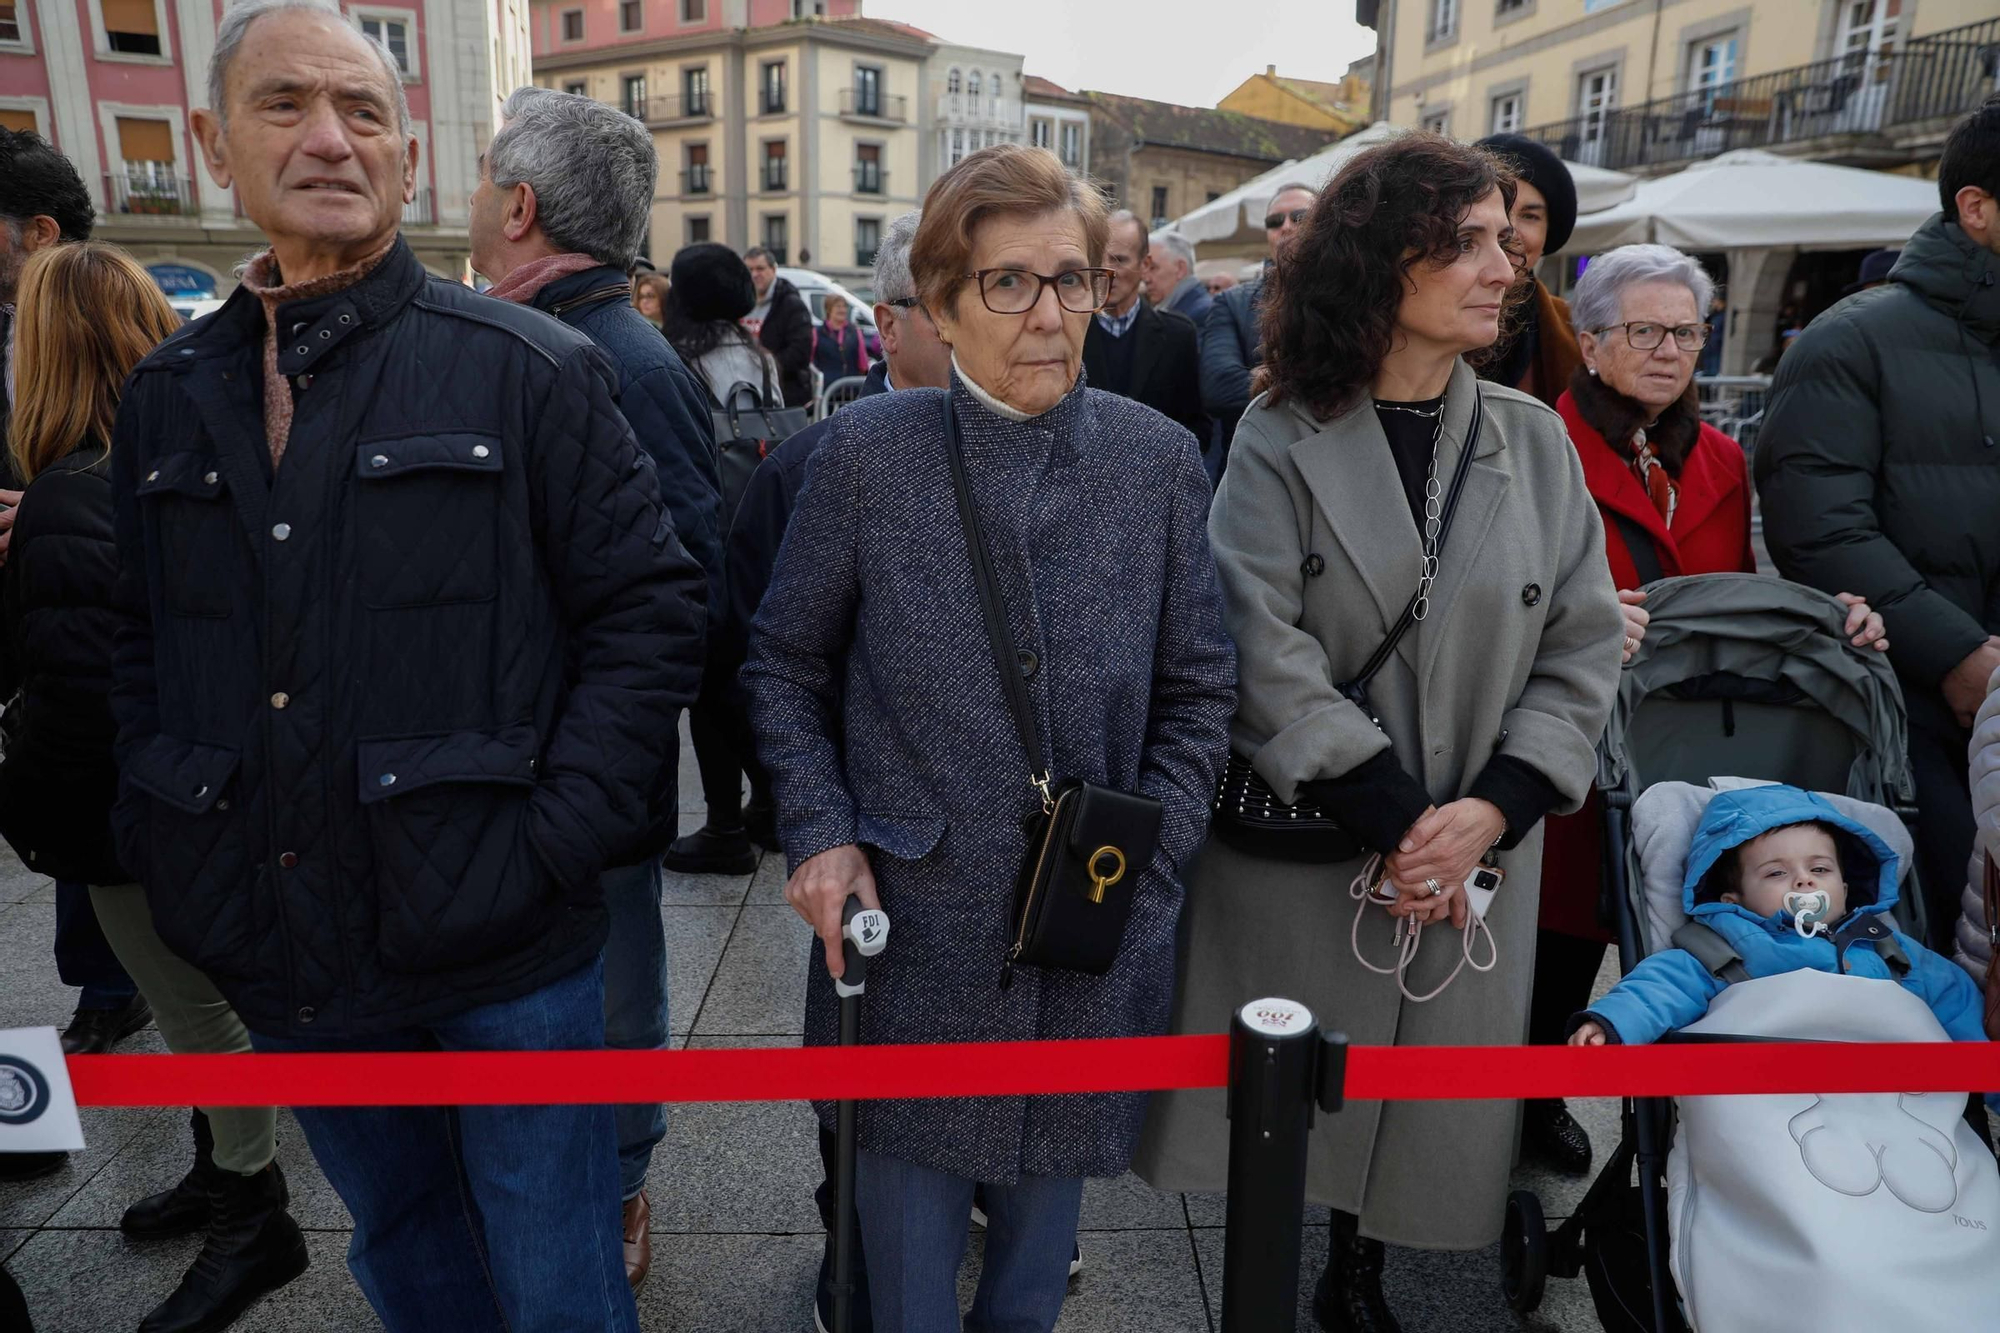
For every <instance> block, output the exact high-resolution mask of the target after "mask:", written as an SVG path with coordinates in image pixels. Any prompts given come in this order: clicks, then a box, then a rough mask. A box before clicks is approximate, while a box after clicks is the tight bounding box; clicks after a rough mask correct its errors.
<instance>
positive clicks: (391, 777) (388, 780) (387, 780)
mask: <svg viewBox="0 0 2000 1333" xmlns="http://www.w3.org/2000/svg"><path fill="white" fill-rule="evenodd" d="M379 781H380V782H381V784H382V785H383V786H385V787H393V786H395V785H396V775H395V774H394V773H384V774H383V775H382V776H381V778H380V779H379Z"/></svg>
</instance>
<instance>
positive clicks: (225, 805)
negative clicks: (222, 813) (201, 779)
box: [215, 801, 229, 810]
mask: <svg viewBox="0 0 2000 1333" xmlns="http://www.w3.org/2000/svg"><path fill="white" fill-rule="evenodd" d="M215 808H216V809H218V810H227V809H228V808H229V802H227V801H217V802H216V803H215Z"/></svg>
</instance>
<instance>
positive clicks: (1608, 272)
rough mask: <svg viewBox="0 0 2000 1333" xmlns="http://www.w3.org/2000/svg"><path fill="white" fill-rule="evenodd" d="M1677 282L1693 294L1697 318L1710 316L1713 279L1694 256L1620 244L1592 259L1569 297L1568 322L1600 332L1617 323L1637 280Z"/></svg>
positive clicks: (1578, 328)
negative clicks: (1627, 293)
mask: <svg viewBox="0 0 2000 1333" xmlns="http://www.w3.org/2000/svg"><path fill="white" fill-rule="evenodd" d="M1654 281H1666V282H1677V283H1679V284H1680V285H1681V286H1683V287H1685V288H1687V289H1688V291H1689V292H1691V293H1692V294H1693V295H1694V317H1695V318H1696V319H1698V320H1701V319H1707V318H1708V306H1709V302H1710V300H1711V299H1713V298H1714V296H1715V280H1714V279H1713V278H1711V277H1709V276H1708V274H1707V272H1706V271H1705V270H1703V268H1702V266H1701V265H1700V264H1699V263H1697V262H1696V261H1695V260H1694V258H1693V257H1692V256H1690V255H1684V254H1682V253H1681V252H1680V251H1678V250H1676V249H1674V248H1673V247H1672V246H1671V245H1621V246H1619V247H1618V248H1617V249H1616V250H1610V251H1606V252H1605V253H1604V254H1601V255H1599V256H1598V257H1597V258H1595V259H1593V260H1591V261H1590V265H1589V267H1587V268H1585V269H1584V270H1583V276H1582V277H1581V278H1579V279H1577V284H1576V292H1575V294H1574V295H1572V296H1571V297H1570V298H1569V312H1570V323H1571V325H1572V326H1573V327H1574V328H1575V329H1576V331H1577V332H1578V333H1596V332H1597V331H1598V330H1600V329H1608V328H1610V327H1611V326H1612V325H1613V324H1616V323H1618V322H1619V319H1618V308H1619V306H1620V305H1621V304H1622V303H1623V301H1624V299H1625V289H1626V288H1627V287H1630V286H1631V285H1632V284H1633V283H1635V282H1654Z"/></svg>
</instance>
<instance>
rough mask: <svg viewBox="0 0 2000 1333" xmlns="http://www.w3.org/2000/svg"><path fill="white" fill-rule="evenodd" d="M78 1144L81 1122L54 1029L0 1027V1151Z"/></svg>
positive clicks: (57, 1148) (54, 1148)
mask: <svg viewBox="0 0 2000 1333" xmlns="http://www.w3.org/2000/svg"><path fill="white" fill-rule="evenodd" d="M81 1147H83V1124H82V1122H81V1121H79V1120H78V1119H77V1118H76V1094H75V1093H74V1092H72V1091H71V1090H70V1086H69V1066H68V1065H67V1064H65V1063H64V1062H63V1053H62V1042H61V1041H60V1040H59V1039H58V1038H57V1037H56V1030H55V1029H54V1028H7V1029H5V1030H0V1152H56V1151H62V1152H74V1151H76V1150H77V1149H79V1148H81Z"/></svg>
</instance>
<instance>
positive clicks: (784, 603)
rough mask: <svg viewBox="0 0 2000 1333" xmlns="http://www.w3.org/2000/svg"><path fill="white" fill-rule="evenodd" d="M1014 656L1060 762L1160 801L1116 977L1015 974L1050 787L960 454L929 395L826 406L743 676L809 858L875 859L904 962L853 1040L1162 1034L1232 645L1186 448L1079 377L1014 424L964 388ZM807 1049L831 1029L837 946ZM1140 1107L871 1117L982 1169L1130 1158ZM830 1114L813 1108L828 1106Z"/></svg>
mask: <svg viewBox="0 0 2000 1333" xmlns="http://www.w3.org/2000/svg"><path fill="white" fill-rule="evenodd" d="M950 401H951V403H952V406H953V410H954V411H956V413H957V414H958V420H959V427H960V432H961V437H962V439H963V442H964V448H965V457H966V470H967V473H968V475H969V478H970V482H971V486H972V491H973V496H974V501H975V503H976V504H977V506H978V508H979V511H980V522H981V524H982V526H983V527H984V530H985V536H986V540H987V543H988V547H989V549H990V550H991V552H992V560H993V566H994V578H995V580H996V582H997V583H998V585H999V589H1000V594H1001V597H1002V598H1003V599H1004V601H1005V603H1006V607H1007V612H1008V619H1009V624H1010V626H1011V628H1012V630H1013V637H1014V648H1015V651H1016V652H1017V653H1018V655H1019V661H1020V664H1021V669H1022V671H1023V672H1024V674H1025V675H1026V676H1027V682H1028V691H1029V693H1030V695H1031V696H1032V697H1033V700H1034V704H1035V707H1036V708H1037V710H1038V712H1039V719H1038V720H1039V723H1040V726H1041V730H1042V733H1043V736H1044V737H1045V743H1046V744H1047V745H1048V746H1049V747H1050V749H1051V751H1052V755H1051V762H1052V768H1053V771H1054V773H1055V775H1056V776H1057V777H1059V778H1081V779H1085V780H1088V781H1092V782H1098V783H1103V784H1106V785H1108V786H1113V787H1118V788H1121V789H1124V790H1127V791H1135V790H1136V791H1138V792H1141V793H1144V794H1146V795H1150V796H1154V797H1157V798H1159V800H1160V801H1161V802H1162V804H1163V805H1164V817H1163V822H1162V826H1161V831H1160V850H1159V854H1158V855H1157V856H1156V857H1155V859H1154V861H1153V863H1152V864H1151V865H1150V866H1149V867H1147V868H1146V869H1145V872H1144V874H1143V876H1142V877H1141V879H1140V881H1139V883H1138V885H1137V886H1136V893H1135V899H1134V903H1133V908H1132V916H1131V920H1130V923H1129V925H1128V926H1127V928H1126V932H1125V936H1124V941H1123V946H1122V950H1121V953H1120V955H1119V958H1118V960H1117V962H1116V963H1115V964H1114V965H1113V967H1112V969H1111V970H1110V972H1108V973H1107V974H1106V975H1104V976H1101V977H1095V976H1086V975H1084V974H1082V973H1078V972H1064V971H1056V970H1048V971H1044V970H1042V969H1039V968H1032V967H1024V968H1018V969H1016V971H1015V973H1014V979H1013V984H1012V986H1011V987H1010V988H1009V989H1007V990H1002V989H1001V988H1000V984H999V983H1000V968H1001V963H1002V961H1003V959H1004V957H1005V955H1006V953H1007V949H1008V946H1009V944H1010V943H1011V942H1012V939H1013V927H1014V920H1013V898H1014V881H1015V876H1016V874H1017V873H1018V871H1019V869H1020V866H1021V862H1022V859H1023V857H1024V856H1025V854H1026V851H1027V834H1026V831H1025V828H1024V821H1026V819H1027V818H1028V817H1029V815H1030V814H1032V813H1033V812H1034V811H1036V810H1037V809H1039V806H1040V801H1039V798H1037V797H1036V796H1035V795H1034V794H1033V792H1032V790H1031V789H1030V787H1029V785H1028V766H1027V758H1026V756H1025V755H1023V753H1022V750H1021V744H1020V741H1019V739H1018V737H1017V735H1016V732H1015V728H1014V724H1013V721H1012V715H1011V714H1010V713H1009V712H1008V711H1007V701H1006V696H1005V694H1004V693H1003V691H1002V688H1001V683H1000V680H999V677H998V675H997V674H996V671H995V668H994V663H993V657H992V651H991V649H990V648H989V646H988V641H987V636H986V625H985V621H984V620H983V619H982V616H981V612H980V606H979V600H978V592H977V589H976V587H975V585H974V583H973V578H972V566H971V563H970V560H969V558H968V556H967V554H966V548H965V542H964V539H963V537H962V536H961V532H960V526H959V518H958V509H957V505H956V502H955V500H954V498H953V490H952V483H951V474H950V472H949V470H948V466H947V463H946V455H945V442H944V441H945V437H944V419H943V411H944V405H945V402H946V394H945V392H944V391H941V390H918V389H908V390H902V391H899V392H897V393H892V394H883V395H879V396H877V397H874V398H867V399H863V400H862V401H860V402H858V403H855V404H853V405H851V406H849V407H846V408H843V409H842V410H841V412H840V413H839V415H837V416H836V417H834V418H833V427H832V434H831V436H830V438H829V439H828V440H827V442H826V443H825V444H824V445H822V446H821V448H820V450H819V451H818V453H817V454H816V455H815V457H814V460H813V463H812V465H811V471H810V472H809V473H808V476H807V480H806V485H805V489H804V491H803V493H802V494H801V496H800V499H799V504H798V509H797V510H796V512H795V513H794V515H793V517H792V521H791V525H790V527H789V529H788V530H787V531H786V534H785V540H784V545H783V546H782V548H781V549H780V551H779V554H778V562H777V568H776V572H775V574H774V576H773V578H772V581H771V588H770V591H769V592H768V593H767V594H766V595H765V597H764V600H763V602H762V604H761V607H760V609H759V611H758V613H757V617H756V620H755V622H754V625H753V627H752V639H751V649H750V660H749V664H748V665H747V666H746V667H745V669H744V673H743V675H744V681H745V684H746V686H747V689H748V692H749V696H750V714H751V722H752V725H753V726H754V728H755V730H756V734H757V748H758V755H759V757H760V758H761V759H762V760H763V762H764V763H765V765H766V766H767V767H769V769H770V770H771V777H772V783H773V787H774V790H775V793H776V796H777V805H778V834H779V839H780V841H781V842H782V843H783V845H784V847H785V850H786V854H787V858H788V860H789V862H790V865H791V867H792V868H793V869H796V868H797V867H798V865H799V864H800V863H801V862H802V861H804V860H805V859H806V858H807V857H810V856H812V855H814V854H816V853H818V852H822V851H825V850H827V849H828V848H832V847H838V846H841V845H843V844H847V843H858V844H860V845H861V846H862V847H863V848H865V849H866V850H867V852H868V856H869V860H870V862H871V864H872V866H873V868H874V873H875V881H876V887H877V889H878V891H879V892H880V894H881V899H882V905H883V908H884V909H885V910H886V911H887V912H888V913H889V918H890V932H889V944H888V948H887V951H886V952H885V953H884V954H883V955H882V956H881V957H880V958H879V959H877V960H876V961H875V962H874V963H873V964H872V965H871V966H870V968H869V974H868V993H867V997H866V999H865V1000H864V1001H863V1009H862V1018H861V1039H862V1040H863V1041H864V1042H871V1043H874V1042H881V1043H905V1042H965V1041H1026V1040H1035V1039H1042V1038H1063V1037H1124V1036H1142V1035H1145V1036H1150V1035H1156V1034H1158V1033H1160V1032H1163V1031H1164V1030H1165V1029H1166V1025H1167V1016H1168V1011H1169V1007H1170V1005H1171V1001H1172V995H1173V969H1174V928H1175V923H1176V920H1177V918H1178V917H1179V914H1180V906H1181V878H1180V876H1181V867H1182V865H1183V863H1184V862H1186V861H1187V859H1188V858H1189V857H1191V856H1192V855H1193V854H1194V851H1195V849H1196V848H1197V846H1198V845H1199V844H1200V842H1201V839H1202V836H1203V832H1204V830H1205V829H1206V827H1207V823H1208V803H1209V801H1210V799H1211V795H1212V793H1213V791H1214V789H1215V782H1216V779H1217V776H1218V774H1219V773H1220V771H1221V767H1222V760H1223V757H1224V756H1225V754H1226V752H1227V747H1228V724H1229V715H1230V713H1231V711H1232V709H1233V707H1234V704H1235V692H1234V687H1235V682H1236V670H1235V654H1234V650H1233V649H1232V648H1231V646H1230V643H1229V639H1228V637H1227V636H1226V635H1225V634H1224V632H1223V627H1222V601H1221V595H1220V593H1219V591H1218V590H1217V587H1216V581H1215V565H1214V561H1213V559H1212V557H1211V556H1210V555H1209V549H1208V535H1207V531H1206V527H1205V521H1206V516H1207V510H1208V483H1207V481H1206V479H1205V476H1204V474H1203V472H1202V468H1201V462H1200V458H1199V455H1198V453H1197V451H1196V447H1195V441H1194V437H1193V436H1192V435H1190V434H1189V433H1188V432H1187V431H1186V430H1185V429H1183V428H1182V427H1180V426H1177V425H1175V424H1173V423H1172V422H1170V421H1168V420H1167V419H1166V418H1165V417H1163V416H1161V415H1159V414H1158V413H1157V412H1154V411H1153V410H1152V409H1150V408H1146V407H1142V406H1140V405H1139V404H1137V403H1134V402H1131V401H1129V400H1127V399H1124V398H1119V397H1115V396H1113V395H1111V394H1106V393H1102V392H1099V391H1096V390H1091V389H1086V388H1084V387H1083V386H1082V384H1081V383H1080V382H1079V385H1078V387H1077V388H1075V389H1073V390H1072V391H1071V392H1070V393H1069V394H1068V396H1066V397H1065V398H1064V399H1063V400H1062V401H1061V402H1060V403H1059V404H1057V406H1056V407H1054V408H1052V409H1051V410H1050V411H1048V412H1047V413H1044V414H1043V415H1042V416H1040V417H1037V418H1035V419H1033V420H1031V421H1027V422H1011V421H1008V420H1006V419H1004V418H1002V417H1000V416H999V415H997V414H995V413H993V412H991V411H989V410H988V409H987V408H986V407H984V406H982V405H981V404H980V403H979V401H978V400H977V399H976V398H975V397H974V396H973V395H972V394H970V393H969V392H968V391H967V390H966V389H965V387H964V386H963V384H962V383H959V382H957V381H956V380H955V381H954V387H953V389H952V390H951V391H950ZM804 962H805V971H806V978H807V987H806V1040H807V1042H809V1043H813V1044H821V1045H830V1044H832V1043H833V1042H835V1041H836V1040H837V1037H838V1027H837V1014H838V1010H837V1007H836V1005H837V1002H836V1000H835V998H834V996H833V991H832V986H831V984H830V983H829V982H828V980H827V975H826V969H825V964H824V960H823V958H822V956H821V952H820V946H819V945H818V943H817V942H815V943H814V944H813V945H812V947H811V949H810V950H809V951H808V953H807V954H806V956H805V959H804ZM1145 1101H1146V1099H1145V1097H1144V1095H1142V1094H1123V1095H1105V1096H1061V1097H1037V1098H1032V1099H1030V1098H1025V1097H989V1098H978V1099H971V1100H929V1101H885V1102H876V1103H863V1105H862V1108H861V1114H860V1142H861V1146H863V1147H864V1148H868V1149H870V1150H871V1151H875V1152H879V1153H885V1154H889V1155H893V1156H898V1157H903V1158H906V1159H908V1160H911V1161H914V1162H917V1163H918V1164H920V1165H923V1166H927V1167H931V1168H933V1169H935V1170H939V1171H947V1172H950V1173H952V1174H955V1175H960V1176H967V1177H971V1178H974V1179H978V1180H988V1181H1002V1182H1012V1181H1014V1180H1015V1179H1017V1178H1018V1177H1020V1176H1022V1175H1038V1176H1106V1175H1116V1174H1118V1173H1120V1172H1122V1171H1123V1170H1125V1168H1126V1166H1127V1164H1128V1163H1129V1161H1130V1159H1131V1154H1132V1149H1133V1147H1134V1145H1135V1144H1136V1142H1137V1140H1138V1135H1139V1125H1140V1122H1141V1120H1142V1118H1143V1116H1144V1112H1145ZM825 1114H826V1108H824V1107H823V1108H822V1115H823V1116H824V1115H825Z"/></svg>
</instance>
